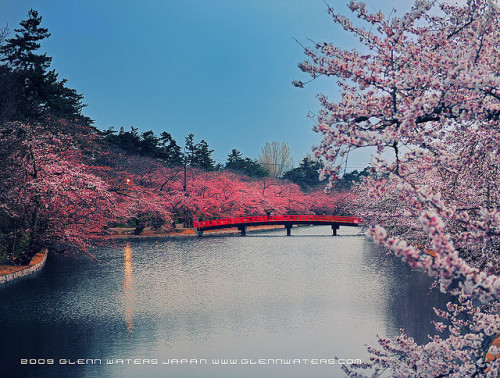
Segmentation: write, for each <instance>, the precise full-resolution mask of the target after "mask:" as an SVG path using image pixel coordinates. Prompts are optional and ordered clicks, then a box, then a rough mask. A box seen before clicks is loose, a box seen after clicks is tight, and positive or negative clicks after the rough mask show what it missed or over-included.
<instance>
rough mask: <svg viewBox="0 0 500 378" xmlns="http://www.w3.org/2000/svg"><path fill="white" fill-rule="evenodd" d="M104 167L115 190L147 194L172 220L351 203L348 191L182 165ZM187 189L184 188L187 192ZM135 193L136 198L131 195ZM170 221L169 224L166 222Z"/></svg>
mask: <svg viewBox="0 0 500 378" xmlns="http://www.w3.org/2000/svg"><path fill="white" fill-rule="evenodd" d="M111 157H112V160H113V161H107V162H105V164H108V165H111V166H113V167H114V169H113V170H110V171H109V172H110V173H111V174H112V175H113V177H109V178H108V180H114V181H115V184H114V185H115V186H117V187H118V186H120V185H121V187H122V191H123V192H124V193H129V195H130V196H133V197H134V198H137V197H138V196H139V194H141V193H142V195H144V193H146V192H148V193H149V194H148V201H149V204H150V205H153V204H156V205H158V206H161V207H162V208H164V209H167V210H168V212H169V214H170V217H169V221H171V220H178V221H180V222H185V223H187V224H188V225H190V224H192V221H193V220H195V219H197V220H205V219H211V218H221V217H235V216H245V215H262V214H265V213H266V211H272V212H275V213H278V214H292V213H293V214H309V213H316V214H323V213H327V214H332V213H345V212H346V211H347V204H348V202H349V201H350V200H351V199H352V198H351V197H352V195H351V194H348V193H342V194H340V193H336V194H328V193H325V192H324V191H322V190H318V191H315V192H310V193H305V192H303V191H302V190H301V189H300V188H299V187H298V186H297V185H295V184H293V183H290V182H287V181H282V180H278V179H270V178H265V179H252V178H249V177H247V176H244V175H239V174H236V173H233V172H230V171H219V172H207V171H203V170H199V169H191V168H188V169H187V171H186V173H184V169H183V168H181V167H177V168H166V167H164V166H162V165H161V164H160V163H159V162H156V161H154V160H152V159H149V158H144V157H138V156H133V155H117V154H114V155H112V156H111ZM184 185H185V188H184ZM132 193H134V194H132ZM163 223H169V222H163Z"/></svg>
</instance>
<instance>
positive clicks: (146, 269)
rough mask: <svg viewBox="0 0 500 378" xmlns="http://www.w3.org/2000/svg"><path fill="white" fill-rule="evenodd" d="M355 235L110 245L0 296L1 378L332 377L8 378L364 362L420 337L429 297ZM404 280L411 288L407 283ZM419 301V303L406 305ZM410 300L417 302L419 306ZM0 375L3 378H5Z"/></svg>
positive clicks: (423, 286)
mask: <svg viewBox="0 0 500 378" xmlns="http://www.w3.org/2000/svg"><path fill="white" fill-rule="evenodd" d="M356 233H357V232H356V231H355V230H351V229H341V230H340V236H338V237H332V236H330V235H331V229H330V228H329V227H324V228H321V227H318V228H316V227H314V228H312V227H311V228H308V227H307V228H306V227H304V228H300V229H299V228H297V230H295V229H294V232H293V236H292V237H286V236H285V235H284V234H283V230H278V231H275V232H266V233H259V234H249V237H246V238H241V237H225V236H223V237H215V236H213V237H212V236H211V237H203V238H185V239H181V238H177V239H140V240H130V241H118V242H117V245H116V246H115V247H112V248H99V249H96V250H95V251H94V253H95V254H96V255H97V257H98V258H99V261H100V262H99V263H96V262H95V261H90V259H87V258H86V257H85V256H83V257H75V256H61V255H58V256H53V257H51V260H49V262H48V263H47V266H46V268H45V269H44V270H43V271H42V273H41V275H40V276H39V277H37V279H36V280H31V281H30V280H27V281H24V282H21V283H19V284H16V286H13V287H10V288H8V290H7V289H3V290H2V288H0V320H1V321H2V324H3V325H5V327H4V329H2V337H0V350H2V351H7V352H6V353H3V354H0V366H2V374H4V373H5V367H6V368H7V372H8V373H12V372H14V373H16V374H11V375H9V374H7V376H81V377H95V376H124V377H135V376H141V377H149V376H150V377H156V376H179V377H210V376H212V377H220V376H231V377H239V376H278V377H281V376H286V377H293V376H297V377H303V376H315V377H321V376H325V377H326V376H328V377H331V376H343V375H342V372H341V371H340V368H339V367H338V366H335V367H332V366H311V365H309V366H299V367H283V366H274V367H273V366H260V367H255V366H254V367H249V366H241V365H240V366H237V365H236V366H232V367H230V366H225V367H221V366H215V365H213V366H201V367H196V366H186V365H177V366H175V365H169V366H165V365H161V362H160V364H158V365H157V366H156V367H154V366H148V367H147V366H139V365H138V366H132V365H116V364H115V365H106V364H103V365H95V366H90V365H89V366H85V367H82V366H76V365H75V366H73V367H71V368H70V367H68V366H66V367H61V366H57V365H53V366H20V365H19V363H18V361H19V359H20V358H46V359H47V358H65V359H73V360H75V359H79V358H90V359H102V360H103V361H106V359H115V360H116V359H125V358H139V359H153V358H154V359H158V360H159V361H162V360H166V361H168V359H172V358H174V359H175V358H193V359H196V358H198V359H202V358H207V359H211V358H216V359H219V358H244V359H248V358H252V359H256V358H290V357H291V358H331V357H333V356H335V355H336V356H338V357H340V358H363V359H364V358H366V357H367V353H366V348H365V346H364V345H365V344H370V345H376V335H377V334H379V335H380V336H394V335H396V334H398V330H399V328H406V329H407V330H408V333H409V334H410V336H415V335H417V336H418V334H419V333H421V334H423V335H425V334H426V333H428V327H429V325H428V323H427V320H425V321H424V320H422V319H424V318H425V316H427V315H426V314H428V313H429V312H431V313H432V310H431V309H430V308H428V307H432V306H435V305H436V303H431V302H432V301H430V302H429V303H426V304H423V303H422V302H423V299H422V296H424V297H425V298H427V296H426V295H427V292H428V287H429V284H428V282H427V281H426V282H424V281H422V282H420V278H416V279H415V277H418V276H417V275H415V274H414V272H410V271H408V270H407V269H406V265H405V264H403V263H400V262H399V261H396V260H395V259H391V258H389V259H384V258H383V256H382V257H381V256H380V255H379V254H378V253H377V252H376V251H374V249H373V246H372V245H371V244H370V243H369V242H368V241H367V240H366V239H365V238H364V237H360V236H359V235H356ZM412 277H413V278H412ZM421 292H422V293H423V294H419V293H421ZM419 295H420V296H419ZM4 375H5V374H4Z"/></svg>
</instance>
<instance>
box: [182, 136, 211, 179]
mask: <svg viewBox="0 0 500 378" xmlns="http://www.w3.org/2000/svg"><path fill="white" fill-rule="evenodd" d="M185 148H186V152H185V155H186V156H185V159H186V163H187V165H189V166H191V167H193V168H200V169H203V170H205V171H213V170H215V169H216V166H215V161H214V160H213V159H212V153H213V152H214V150H210V149H209V147H208V143H207V142H206V141H204V140H202V141H201V142H199V143H197V144H194V134H189V135H188V136H187V137H186V145H185Z"/></svg>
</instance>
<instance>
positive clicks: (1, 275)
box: [0, 250, 48, 285]
mask: <svg viewBox="0 0 500 378" xmlns="http://www.w3.org/2000/svg"><path fill="white" fill-rule="evenodd" d="M47 255H48V252H47V251H46V250H44V251H42V252H39V253H37V254H36V255H35V257H33V259H32V260H31V262H30V264H29V265H26V266H13V265H0V285H2V284H5V283H7V282H11V281H14V280H17V279H20V278H23V277H26V276H29V275H30V274H33V273H35V272H38V271H39V270H40V269H42V268H43V267H44V265H45V262H46V261H47Z"/></svg>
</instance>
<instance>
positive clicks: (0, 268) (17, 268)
mask: <svg viewBox="0 0 500 378" xmlns="http://www.w3.org/2000/svg"><path fill="white" fill-rule="evenodd" d="M280 228H282V227H281V226H255V227H249V229H248V231H249V232H252V231H263V230H274V229H280ZM110 230H111V231H112V234H111V235H110V238H111V239H128V238H134V239H135V238H154V237H158V238H178V237H195V236H196V237H197V236H198V234H197V233H196V231H195V229H193V228H178V229H174V230H173V231H170V230H169V231H166V230H160V231H153V230H150V229H146V230H144V231H143V232H142V233H140V234H138V235H135V234H133V231H134V230H135V229H134V228H113V229H110ZM206 234H207V235H225V234H227V235H231V234H234V235H237V234H240V231H239V230H234V229H224V230H211V231H206ZM47 255H48V251H47V250H43V251H41V252H39V253H37V254H36V255H35V256H34V257H33V259H32V260H31V262H30V263H29V264H28V265H10V264H1V263H0V285H3V284H6V283H8V282H13V281H16V280H18V279H21V278H24V277H27V276H28V275H31V274H33V273H36V272H38V271H39V270H41V269H42V268H43V267H44V266H45V262H46V261H47Z"/></svg>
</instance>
